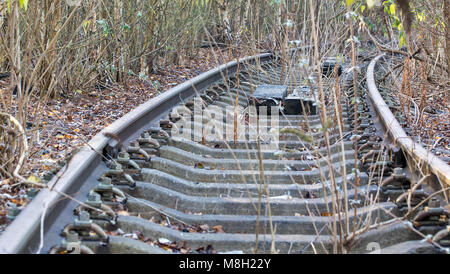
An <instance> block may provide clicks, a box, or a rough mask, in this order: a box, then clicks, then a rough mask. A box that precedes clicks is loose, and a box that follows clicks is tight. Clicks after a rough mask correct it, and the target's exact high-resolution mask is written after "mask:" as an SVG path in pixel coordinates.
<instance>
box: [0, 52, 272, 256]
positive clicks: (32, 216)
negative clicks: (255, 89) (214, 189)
mask: <svg viewBox="0 0 450 274" xmlns="http://www.w3.org/2000/svg"><path fill="white" fill-rule="evenodd" d="M273 57H274V54H272V53H262V54H258V55H254V56H248V57H244V58H241V59H239V60H238V61H236V60H235V61H231V62H228V63H226V64H223V65H221V66H219V67H216V68H213V69H211V70H209V71H207V72H204V73H202V74H200V75H198V76H196V77H194V78H192V79H191V80H188V81H186V82H184V83H182V84H179V85H177V86H175V87H173V88H171V89H169V90H168V91H166V92H164V93H162V94H160V95H158V96H157V97H155V98H152V99H150V100H148V101H147V102H145V103H143V104H141V105H139V106H138V107H137V108H135V109H134V110H132V111H131V112H129V113H127V114H125V115H124V116H123V117H122V118H120V119H118V120H116V121H115V122H113V123H112V124H111V125H109V126H108V127H106V128H104V129H103V130H102V131H101V132H99V133H98V134H97V135H95V136H94V137H92V139H91V140H90V141H89V142H88V144H87V145H85V146H84V147H83V148H82V149H81V150H80V151H79V152H78V153H77V154H75V155H74V156H73V158H72V159H71V161H70V162H69V163H68V164H67V165H66V166H64V167H63V168H62V169H61V170H60V171H59V172H58V174H56V175H55V176H54V177H53V179H52V180H51V181H50V182H49V183H48V186H49V188H45V189H42V190H41V191H40V192H39V194H38V195H37V196H36V197H35V198H34V199H33V200H32V201H31V202H30V203H29V204H28V205H27V206H26V207H25V209H23V211H22V212H21V213H20V214H19V215H18V216H17V217H16V219H15V220H14V221H13V222H12V223H11V224H9V226H8V227H7V228H6V230H5V231H4V232H3V233H2V235H1V236H0V253H6V254H15V253H29V252H31V248H30V247H29V243H30V242H31V241H34V242H36V241H37V242H38V245H39V239H40V238H41V237H42V235H40V232H41V233H42V229H41V226H42V225H45V228H44V231H46V230H47V227H48V226H49V223H52V221H54V217H52V216H51V215H52V214H53V215H56V214H58V213H55V212H58V211H59V210H60V209H58V208H57V206H55V205H57V203H58V202H60V201H61V198H62V195H61V194H60V193H75V192H77V191H78V190H79V189H80V188H81V187H82V185H83V182H84V181H85V180H86V178H88V177H89V176H90V174H92V173H93V172H94V170H95V168H96V166H98V164H99V162H101V158H102V157H101V153H102V151H103V148H104V147H105V146H106V145H107V144H108V142H109V141H110V139H111V138H110V137H108V136H105V135H104V134H103V133H105V132H109V133H113V134H115V135H117V136H119V137H120V138H121V140H123V141H124V142H125V141H129V140H130V139H131V138H132V137H133V136H135V135H136V134H140V132H142V130H144V129H146V128H148V126H149V124H150V122H151V121H157V120H158V119H159V118H161V117H162V116H163V115H164V114H166V112H167V111H168V110H169V109H170V107H172V106H174V105H176V104H178V103H180V102H182V101H184V100H186V99H188V98H190V97H191V96H192V95H194V94H195V92H196V91H198V90H201V89H203V88H205V87H207V86H209V85H211V84H213V83H215V82H217V81H218V80H220V79H222V78H223V77H230V76H232V75H233V74H234V73H235V72H236V71H237V67H238V64H240V65H247V64H257V63H263V62H266V61H269V60H271V59H272V58H273ZM55 209H56V210H55ZM44 219H45V223H43V221H44Z"/></svg>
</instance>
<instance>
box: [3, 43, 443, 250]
mask: <svg viewBox="0 0 450 274" xmlns="http://www.w3.org/2000/svg"><path fill="white" fill-rule="evenodd" d="M300 51H301V50H300ZM297 53H298V52H297V51H294V52H293V53H292V54H293V55H292V57H293V60H295V62H294V63H298V59H296V58H297V57H296V56H297ZM380 58H381V56H379V57H377V58H375V59H374V60H373V61H372V62H371V63H370V64H364V65H362V66H361V68H362V69H363V70H366V71H367V72H366V74H367V76H366V77H364V75H363V74H361V75H360V76H359V77H360V78H359V79H358V83H359V85H358V94H357V97H358V98H357V99H356V100H355V99H353V95H354V94H353V90H352V78H351V75H350V74H349V73H343V74H342V75H341V76H340V77H339V79H337V80H336V79H335V78H334V77H332V76H330V77H325V78H324V80H325V81H324V89H325V90H327V91H328V94H330V95H329V96H328V97H326V98H325V99H326V100H327V103H328V104H327V115H328V117H330V118H331V119H330V120H329V121H327V122H325V123H322V122H321V117H320V115H318V114H315V115H286V114H284V113H283V112H281V114H279V115H278V116H275V115H273V116H268V118H264V119H260V120H259V123H257V124H256V126H257V128H259V131H260V132H261V131H263V132H265V133H266V135H264V136H265V137H261V134H260V138H258V134H256V132H258V131H257V129H255V128H252V127H249V128H250V130H249V131H248V132H242V135H240V136H241V137H242V138H243V139H238V138H237V134H236V135H233V134H234V131H231V133H232V134H231V135H229V136H228V137H230V136H231V138H232V140H231V141H230V140H229V139H227V140H228V141H224V135H225V132H218V131H216V132H215V133H213V134H210V135H208V136H206V135H205V134H204V133H203V131H202V130H201V131H200V132H196V131H194V132H188V131H186V130H185V129H181V127H180V125H182V123H181V122H186V121H188V122H191V124H192V125H194V126H198V127H200V128H205V127H204V125H205V124H207V125H212V126H216V128H220V127H218V125H222V124H223V123H224V122H226V121H227V118H229V117H228V116H229V115H230V112H228V113H227V110H230V109H232V110H235V109H238V108H237V106H240V108H239V109H240V111H239V112H236V113H237V114H239V115H240V116H239V117H240V118H239V119H237V118H236V120H233V122H234V123H233V127H232V128H233V129H234V127H235V126H236V125H237V124H241V125H247V124H250V125H252V123H251V121H253V120H252V119H256V118H255V117H257V116H256V115H255V113H252V112H247V113H245V110H246V109H247V110H248V108H247V106H248V105H251V103H249V102H251V100H254V99H251V98H252V94H253V93H254V92H255V89H256V88H257V87H258V86H260V85H281V86H286V87H287V90H288V93H290V94H292V93H293V92H294V90H295V88H297V87H300V86H303V85H304V83H305V77H303V76H301V75H304V73H300V69H301V68H300V67H299V66H291V67H284V68H283V66H282V65H281V64H280V62H279V60H278V59H276V58H274V57H273V56H272V55H271V54H262V55H258V56H253V57H248V58H245V59H241V60H240V61H239V63H238V62H230V63H228V64H226V65H222V66H220V67H218V68H216V69H214V70H211V71H209V72H206V73H204V74H202V75H200V76H198V77H196V78H194V79H192V80H190V81H187V82H186V83H184V84H181V85H179V86H177V87H175V88H173V89H171V90H169V91H167V92H165V93H164V94H162V95H160V96H158V97H156V98H154V99H152V100H150V101H148V102H147V103H145V104H143V105H141V106H139V107H138V108H137V109H135V110H134V111H132V112H130V113H129V114H127V115H125V116H124V117H123V118H121V119H119V120H117V121H116V122H115V123H113V124H112V125H110V126H109V127H107V128H105V129H104V130H103V131H102V132H101V133H99V134H98V135H96V136H95V137H94V138H93V139H92V140H91V141H90V142H89V144H88V145H87V146H85V148H83V149H82V150H81V152H79V153H78V154H76V155H75V156H74V157H73V159H72V160H71V161H70V162H69V163H68V164H67V165H66V167H64V168H63V169H62V170H61V171H60V172H59V173H58V174H57V176H55V178H54V179H53V180H52V181H50V182H49V183H48V184H49V186H50V187H49V189H43V190H41V192H40V193H39V194H38V195H37V196H36V197H35V198H34V200H33V201H32V202H31V203H30V204H29V205H28V206H27V207H26V208H25V209H24V210H23V212H22V213H21V214H19V216H17V218H16V219H15V221H14V222H13V223H11V224H10V225H9V227H8V228H7V230H6V231H5V232H4V233H3V234H2V236H1V237H0V249H1V250H0V251H1V252H3V253H31V252H37V251H40V252H43V253H67V252H69V253H72V252H75V253H77V252H79V253H173V252H181V253H212V252H218V253H253V252H257V253H269V252H278V253H333V252H337V251H342V250H340V249H341V248H342V247H343V248H344V249H345V250H346V252H351V253H368V252H370V251H372V250H374V252H385V253H408V252H409V253H440V252H448V249H446V248H447V247H448V246H449V241H448V239H449V237H448V232H449V226H448V225H449V223H448V217H449V213H448V211H447V208H445V206H446V205H447V203H446V197H447V195H448V194H449V192H448V191H445V189H446V188H447V187H448V186H449V184H450V170H449V166H448V165H447V164H445V163H443V162H442V161H441V160H439V159H438V158H437V157H434V156H433V155H432V154H430V153H427V152H426V150H424V149H423V148H421V147H420V145H417V144H414V143H413V142H412V141H411V139H410V138H409V137H407V136H406V134H405V133H404V131H403V130H402V128H401V126H400V125H398V122H396V120H395V118H394V117H393V116H392V113H390V110H389V108H388V107H387V106H386V105H385V104H384V101H383V100H382V98H381V97H380V95H379V92H378V90H377V87H376V82H375V79H374V69H375V66H376V62H377V61H379V59H380ZM344 68H345V64H344ZM366 78H367V81H366V80H365V79H366ZM366 82H367V85H366ZM311 83H312V84H311V86H308V87H303V90H308V88H309V90H310V91H311V90H313V91H314V90H316V88H317V87H316V85H315V84H314V81H312V82H311ZM337 83H339V85H340V90H341V94H342V96H340V97H339V96H337V97H338V98H341V99H340V101H339V102H337V101H335V102H336V103H337V104H333V100H335V97H333V95H332V94H333V93H332V92H330V91H332V90H333V87H335V85H336V84H337ZM366 87H367V88H366ZM273 88H279V86H278V87H272V89H273ZM334 90H336V89H334ZM300 91H301V92H302V89H300ZM309 96H316V93H315V92H312V93H311V94H309ZM194 102H200V103H201V106H202V107H201V109H200V113H201V114H204V115H197V116H196V115H195V113H196V109H195V108H194V106H195V103H194ZM308 102H309V103H310V101H304V103H308ZM311 107H315V105H313V104H312V105H311ZM317 107H318V106H317ZM336 108H338V109H340V110H341V112H342V116H339V115H338V116H336V115H335V114H336V112H335V110H336ZM355 111H356V112H357V115H355ZM276 112H277V114H278V110H277V111H276ZM186 114H194V115H192V116H189V115H186ZM227 115H228V116H227ZM231 115H232V117H233V119H234V116H233V115H234V112H233V111H232V112H231ZM236 117H238V116H236ZM274 117H278V118H279V119H275V118H274ZM273 121H275V122H276V123H275V122H273ZM272 122H273V123H272ZM274 123H275V124H274ZM339 125H341V126H339ZM175 129H176V130H180V132H182V133H184V134H185V135H184V137H187V138H182V137H180V136H175V135H174V132H175V131H174V130H175ZM339 129H341V130H339ZM211 132H212V131H211ZM325 132H327V136H328V137H329V138H328V140H329V141H328V142H327V138H326V137H325ZM105 133H106V134H105ZM222 133H223V134H222ZM227 133H229V132H227ZM273 134H280V135H278V136H279V140H278V142H276V143H275V147H273V146H271V147H265V145H267V144H268V143H269V140H270V141H273V139H270V138H272V137H273V136H275V135H273ZM271 136H272V137H271ZM111 137H115V138H111ZM207 137H208V138H207ZM266 137H267V138H268V139H267V138H266ZM265 138H266V139H265ZM270 144H272V145H273V142H272V143H270ZM355 165H356V166H357V169H355ZM355 170H357V171H355ZM441 189H444V190H441ZM436 191H440V192H438V195H430V194H431V193H435V192H436ZM62 192H63V193H67V194H69V195H70V196H71V197H73V199H67V198H64V197H62V196H61V195H60V194H59V193H62ZM79 201H81V202H83V205H81V206H80V205H79ZM447 201H448V200H447ZM410 209H414V210H413V211H411V210H410ZM333 212H334V213H335V214H333ZM405 214H406V216H405ZM43 216H44V217H43ZM341 235H342V236H341ZM427 235H431V236H428V238H427V239H428V242H424V241H421V240H422V239H423V237H424V236H425V237H427ZM430 237H431V238H430ZM339 242H342V243H343V244H342V245H340V244H339ZM374 248H375V249H374Z"/></svg>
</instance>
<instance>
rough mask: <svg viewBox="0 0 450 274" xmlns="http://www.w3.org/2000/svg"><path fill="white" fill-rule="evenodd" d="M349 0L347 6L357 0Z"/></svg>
mask: <svg viewBox="0 0 450 274" xmlns="http://www.w3.org/2000/svg"><path fill="white" fill-rule="evenodd" d="M346 1H347V7H350V6H351V5H352V4H353V2H355V0H346Z"/></svg>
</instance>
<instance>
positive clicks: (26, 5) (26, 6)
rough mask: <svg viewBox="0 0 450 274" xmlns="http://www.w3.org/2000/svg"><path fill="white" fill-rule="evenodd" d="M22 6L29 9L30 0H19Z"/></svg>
mask: <svg viewBox="0 0 450 274" xmlns="http://www.w3.org/2000/svg"><path fill="white" fill-rule="evenodd" d="M19 4H20V8H21V9H24V10H25V11H27V9H28V0H19Z"/></svg>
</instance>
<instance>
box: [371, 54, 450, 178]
mask: <svg viewBox="0 0 450 274" xmlns="http://www.w3.org/2000/svg"><path fill="white" fill-rule="evenodd" d="M383 56H384V54H382V55H379V56H377V57H375V58H374V59H373V60H372V61H371V62H370V64H369V67H368V69H367V72H366V81H367V89H368V91H369V97H370V100H371V101H372V104H373V107H374V109H375V111H376V112H377V114H378V116H379V118H380V122H381V123H382V125H383V126H384V128H385V130H386V132H387V134H388V137H389V138H390V139H391V140H392V142H394V143H395V144H398V145H399V146H400V147H401V148H402V150H403V151H405V152H406V153H407V154H408V156H410V157H411V158H412V159H413V160H414V161H415V162H417V163H419V164H421V165H423V166H424V170H428V171H429V172H431V173H432V174H434V175H435V176H436V177H437V179H438V180H439V182H440V183H441V184H445V185H446V186H450V166H449V165H448V164H447V163H445V162H444V161H442V160H441V159H439V157H437V156H436V155H435V154H434V153H432V152H431V151H429V150H426V149H425V148H424V147H423V146H422V145H420V144H418V143H415V142H414V141H413V139H412V138H411V137H409V136H408V135H407V134H406V132H405V131H404V130H403V128H402V126H401V125H400V124H399V122H398V121H397V119H396V118H395V116H394V114H393V113H392V112H391V110H390V108H389V106H388V105H387V104H386V103H385V101H384V100H383V98H382V97H381V94H380V92H379V91H378V88H377V86H376V83H375V73H374V72H375V65H376V64H377V62H378V61H379V60H380V58H382V57H383Z"/></svg>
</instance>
